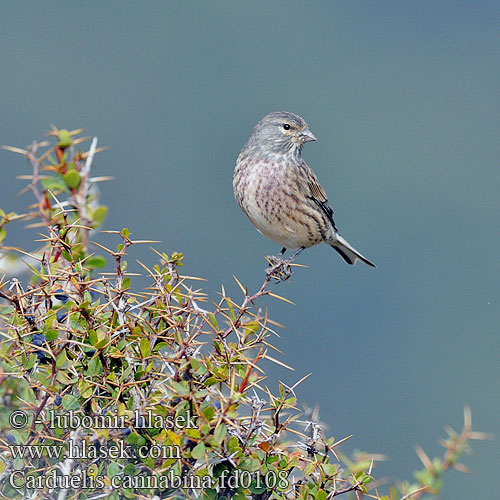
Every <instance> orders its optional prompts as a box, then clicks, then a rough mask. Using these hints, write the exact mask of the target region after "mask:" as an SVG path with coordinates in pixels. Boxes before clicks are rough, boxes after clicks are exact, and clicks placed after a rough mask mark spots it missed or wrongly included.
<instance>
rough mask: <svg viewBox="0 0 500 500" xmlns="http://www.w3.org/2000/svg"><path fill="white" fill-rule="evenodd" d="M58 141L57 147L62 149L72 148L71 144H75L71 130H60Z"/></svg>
mask: <svg viewBox="0 0 500 500" xmlns="http://www.w3.org/2000/svg"><path fill="white" fill-rule="evenodd" d="M57 140H58V142H57V145H58V146H59V147H60V148H61V149H65V148H68V147H69V146H71V144H73V139H72V138H71V135H70V133H69V130H66V129H64V128H63V129H61V130H59V134H57Z"/></svg>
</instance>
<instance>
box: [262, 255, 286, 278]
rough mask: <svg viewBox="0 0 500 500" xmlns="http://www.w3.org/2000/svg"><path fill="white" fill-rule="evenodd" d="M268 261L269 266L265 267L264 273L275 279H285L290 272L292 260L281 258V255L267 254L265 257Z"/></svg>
mask: <svg viewBox="0 0 500 500" xmlns="http://www.w3.org/2000/svg"><path fill="white" fill-rule="evenodd" d="M266 260H267V262H269V267H268V268H267V269H266V274H267V275H268V276H269V277H270V278H273V279H275V280H276V281H278V282H279V281H286V280H287V279H288V278H290V276H291V275H292V274H293V273H292V267H291V264H292V260H291V259H283V256H282V255H268V256H267V257H266Z"/></svg>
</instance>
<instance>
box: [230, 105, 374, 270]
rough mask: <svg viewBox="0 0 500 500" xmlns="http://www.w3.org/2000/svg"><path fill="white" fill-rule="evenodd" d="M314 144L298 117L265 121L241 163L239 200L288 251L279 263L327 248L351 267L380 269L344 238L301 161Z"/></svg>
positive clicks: (235, 184) (272, 117)
mask: <svg viewBox="0 0 500 500" xmlns="http://www.w3.org/2000/svg"><path fill="white" fill-rule="evenodd" d="M315 140H316V137H315V136H314V135H313V134H312V133H311V131H310V130H309V128H308V126H307V123H306V122H305V121H304V119H303V118H301V117H300V116H298V115H295V114H293V113H289V112H287V111H279V112H275V113H270V114H268V115H266V116H264V118H262V120H261V121H260V122H259V123H257V125H256V126H255V128H254V129H253V131H252V133H251V134H250V137H249V138H248V140H247V142H246V143H245V145H244V146H243V149H242V150H241V153H240V155H239V156H238V160H237V161H236V167H235V169H234V176H233V189H234V196H235V198H236V200H237V201H238V204H239V205H240V207H241V209H242V210H243V212H245V213H246V215H247V216H248V218H249V219H250V220H251V221H252V223H253V225H254V226H255V227H256V228H257V230H258V231H259V232H260V233H262V234H263V235H264V236H267V237H268V238H270V239H271V240H273V241H275V242H276V243H278V244H280V245H281V246H282V247H283V248H282V250H281V252H280V254H279V255H278V256H277V259H282V257H283V254H284V253H285V251H286V250H287V249H298V250H297V251H296V252H295V253H294V254H293V255H292V257H291V258H290V259H289V262H291V261H293V259H294V258H295V257H296V256H297V255H298V254H299V253H300V252H301V251H302V250H304V249H305V248H309V247H311V246H313V245H317V244H318V243H322V242H325V243H328V244H329V245H330V246H331V247H332V248H333V249H334V250H336V251H337V252H338V253H339V254H340V256H341V257H342V258H343V259H344V260H345V262H347V263H348V264H355V263H356V261H357V260H360V261H362V262H364V263H365V264H368V265H369V266H372V267H375V265H374V264H373V263H372V262H370V261H369V260H368V259H367V258H366V257H364V256H363V255H362V254H360V253H359V252H358V251H357V250H356V249H355V248H354V247H353V246H352V245H350V244H349V243H348V242H347V241H346V240H345V239H344V238H343V237H342V236H340V234H339V232H338V230H337V227H336V225H335V221H334V220H333V209H332V207H331V206H330V204H329V203H328V199H327V196H326V193H325V191H324V190H323V188H322V187H321V185H320V183H319V181H318V179H317V177H316V175H315V173H314V172H313V170H312V169H311V167H309V165H308V164H307V163H306V162H305V160H304V159H303V158H302V148H303V146H304V144H305V143H306V142H310V141H315ZM275 261H276V258H275Z"/></svg>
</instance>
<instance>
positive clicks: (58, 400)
mask: <svg viewBox="0 0 500 500" xmlns="http://www.w3.org/2000/svg"><path fill="white" fill-rule="evenodd" d="M79 132H80V131H73V132H68V131H67V130H57V129H54V130H53V131H52V133H51V135H52V136H54V137H55V138H56V141H57V143H56V145H55V146H52V147H48V149H47V150H46V151H45V152H43V153H41V152H40V151H39V149H40V148H41V147H43V146H49V144H48V143H41V144H39V143H34V145H33V146H32V147H31V148H29V149H28V150H25V151H24V150H18V149H17V148H9V149H11V150H13V151H15V152H18V153H22V154H24V155H25V156H26V157H27V158H28V159H29V160H30V162H31V164H32V166H33V173H32V175H30V176H27V177H25V178H28V179H29V180H30V185H29V186H28V189H30V190H31V191H32V192H33V194H34V196H35V197H36V199H37V204H36V209H35V210H34V211H32V212H30V213H27V214H24V215H22V216H18V215H16V214H13V213H10V214H6V213H5V212H3V211H0V243H1V241H2V240H3V239H4V238H5V229H4V226H5V225H7V224H8V223H10V222H12V221H13V220H16V219H18V218H22V217H23V218H27V219H34V218H36V219H38V220H39V221H40V223H41V225H42V226H43V227H44V230H45V235H44V238H43V248H41V249H40V250H39V251H38V252H35V253H33V254H32V255H31V257H32V259H33V260H34V261H35V262H36V263H37V265H36V266H33V267H32V269H31V281H30V284H29V285H27V286H23V285H22V284H21V282H20V281H18V280H11V281H6V280H5V278H4V279H2V280H1V281H0V296H1V297H2V298H3V299H4V302H3V303H2V304H1V305H0V334H1V338H2V340H1V342H0V361H1V368H0V398H1V400H2V402H3V405H4V410H3V411H2V412H1V413H0V494H1V495H2V497H3V498H10V499H15V498H27V497H30V498H31V495H33V494H35V496H36V497H37V498H42V497H43V498H47V499H55V498H59V499H61V498H74V499H77V498H78V499H91V498H102V494H103V492H104V493H105V494H106V495H107V498H111V499H118V498H142V499H145V498H191V497H193V496H195V493H196V495H199V496H201V498H204V499H215V498H233V499H236V500H242V499H245V498H252V499H255V500H257V499H258V500H265V499H270V498H274V499H278V500H279V499H283V500H285V499H287V500H288V499H291V498H297V499H304V500H309V499H319V500H327V499H331V498H333V497H335V496H340V495H348V494H349V492H355V494H356V496H357V498H361V497H362V496H366V497H369V498H386V499H391V500H394V499H402V498H412V499H417V498H420V497H422V496H423V495H424V494H425V493H430V494H437V492H438V491H439V487H440V484H441V476H442V473H443V472H444V471H445V470H446V469H448V468H449V467H456V468H459V464H457V458H458V456H459V455H460V454H461V453H462V452H463V451H465V450H466V446H467V442H468V440H469V439H474V438H476V439H480V438H484V437H485V436H484V435H482V434H479V433H473V432H472V431H471V426H470V419H468V418H466V422H465V425H464V431H463V432H462V433H461V434H453V433H451V434H450V436H449V439H448V441H447V442H446V450H447V452H446V454H445V456H444V458H443V459H435V460H434V461H431V460H429V459H428V458H427V456H426V455H425V454H423V452H420V451H419V455H420V456H421V458H422V461H423V463H424V465H425V469H424V470H422V471H419V472H417V473H416V479H417V483H415V484H403V485H400V486H398V487H397V488H394V487H393V488H390V489H389V492H388V496H385V497H381V496H379V493H378V490H377V489H374V488H372V485H373V484H374V481H373V476H372V468H373V463H374V461H375V460H376V459H377V457H374V456H367V455H362V454H360V455H357V456H355V457H354V458H348V457H344V456H343V455H342V454H341V453H340V449H339V448H338V447H339V445H340V444H341V443H342V441H343V440H342V441H335V440H334V439H333V438H327V437H326V436H324V433H323V430H322V428H321V425H320V424H319V423H318V421H317V420H318V419H317V418H315V417H311V418H307V417H304V416H303V415H302V414H301V412H300V411H299V410H298V404H297V397H296V394H295V388H296V387H297V386H298V384H300V383H301V382H302V380H304V379H302V380H300V381H298V382H297V383H295V384H294V385H292V386H287V385H285V384H280V385H279V387H278V391H277V394H273V393H272V392H271V391H269V389H267V387H266V386H265V385H264V384H263V381H264V378H265V375H264V371H263V370H262V367H261V365H262V361H264V360H266V359H267V360H270V361H273V362H278V361H277V360H275V359H274V357H273V356H271V354H270V353H271V352H272V350H273V347H272V345H271V337H272V334H273V333H274V332H273V327H274V324H273V322H272V321H271V320H270V319H269V318H268V317H267V315H262V314H261V313H260V311H259V309H257V308H255V306H254V305H253V304H254V302H255V301H258V299H260V298H262V297H265V296H267V295H270V296H272V297H275V298H278V299H279V298H280V297H278V296H276V295H275V294H271V292H269V290H268V288H267V286H268V284H269V280H270V277H267V278H266V280H265V281H264V283H263V285H262V287H261V288H260V290H259V291H257V292H256V293H255V294H253V295H250V294H249V293H248V292H247V290H246V289H245V288H244V287H243V286H241V284H240V283H239V282H238V284H239V285H240V287H241V290H242V292H243V300H242V302H241V304H238V302H237V301H235V300H233V299H231V298H230V297H228V296H227V295H226V294H225V291H224V289H222V292H221V294H220V299H219V301H218V302H217V303H215V304H209V305H208V307H209V310H205V309H203V308H202V307H201V304H203V305H204V306H205V304H204V303H205V302H206V297H205V296H204V294H203V293H202V292H201V291H200V290H198V289H197V288H196V287H195V285H196V283H195V279H194V278H188V277H183V276H182V275H181V274H180V273H179V268H180V267H181V266H182V263H183V255H182V254H181V253H177V252H172V253H169V254H167V253H163V252H160V253H157V254H158V262H157V264H155V265H154V266H153V267H152V269H150V268H148V267H147V266H145V265H144V264H141V266H142V268H143V269H144V271H145V272H146V273H147V274H148V275H149V277H150V281H151V286H150V287H148V288H147V289H146V290H144V291H142V292H138V291H136V290H134V289H133V282H132V278H133V275H132V274H128V273H127V263H126V261H125V258H126V255H127V250H128V248H129V247H130V246H132V245H137V244H141V243H152V242H150V241H137V240H133V239H131V232H130V231H129V230H128V229H122V230H121V231H108V233H112V234H114V236H115V237H116V239H117V242H116V244H117V247H116V249H109V248H106V247H105V246H103V245H102V244H100V243H98V242H97V241H95V240H94V239H93V238H94V236H96V237H97V236H98V234H96V232H95V231H94V230H95V229H96V228H98V227H99V226H100V225H101V223H102V221H103V219H104V217H105V215H106V212H107V209H106V207H104V206H102V205H99V204H98V202H97V191H96V189H95V186H93V185H92V183H91V182H90V169H91V166H92V160H93V157H94V154H95V153H96V152H97V151H98V150H97V149H96V141H95V140H94V142H93V143H92V145H91V147H90V150H89V151H88V152H82V151H79V150H76V149H75V146H76V145H77V144H79V143H81V142H82V139H80V138H77V137H76V136H77V135H78V133H79ZM41 171H44V172H47V175H41V174H40V172H41ZM91 243H92V245H90V244H91ZM0 248H1V247H0ZM96 252H97V253H96ZM104 255H106V256H107V259H108V262H109V263H112V264H113V268H114V271H113V272H110V273H104V272H101V273H100V274H99V272H98V270H100V269H102V268H104V267H105V266H106V263H107V260H106V258H105V257H104ZM205 307H207V306H205ZM280 364H281V363H280ZM13 416H15V418H13ZM462 467H463V466H462ZM50 478H52V479H50ZM70 479H71V481H68V480H70ZM51 481H52V482H51ZM195 490H196V492H195Z"/></svg>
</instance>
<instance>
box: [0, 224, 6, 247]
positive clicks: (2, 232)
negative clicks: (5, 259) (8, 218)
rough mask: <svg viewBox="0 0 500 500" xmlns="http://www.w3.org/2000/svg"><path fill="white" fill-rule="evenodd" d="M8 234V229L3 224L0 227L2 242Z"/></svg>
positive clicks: (0, 239)
mask: <svg viewBox="0 0 500 500" xmlns="http://www.w3.org/2000/svg"><path fill="white" fill-rule="evenodd" d="M6 236H7V231H6V230H5V228H4V227H3V226H2V227H0V243H2V241H3V240H4V239H5V237H6Z"/></svg>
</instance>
